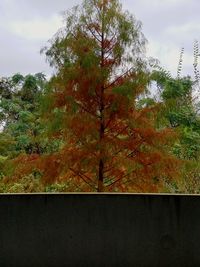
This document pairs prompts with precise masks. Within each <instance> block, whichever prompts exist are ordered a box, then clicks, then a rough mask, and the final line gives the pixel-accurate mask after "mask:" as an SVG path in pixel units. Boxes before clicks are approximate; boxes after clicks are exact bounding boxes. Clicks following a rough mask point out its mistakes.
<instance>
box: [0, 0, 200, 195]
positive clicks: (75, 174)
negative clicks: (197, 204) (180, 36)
mask: <svg viewBox="0 0 200 267" xmlns="http://www.w3.org/2000/svg"><path fill="white" fill-rule="evenodd" d="M64 18H65V26H64V28H63V29H62V30H60V31H59V32H58V33H57V34H56V35H55V36H54V37H53V39H52V40H51V41H50V43H49V45H48V46H46V47H44V48H43V49H42V52H43V53H45V55H46V57H47V60H48V62H49V63H50V65H51V66H53V67H54V69H55V75H54V76H53V77H51V79H50V80H49V81H47V80H46V78H45V76H44V75H43V74H42V73H38V74H35V75H31V74H29V75H27V76H23V75H21V74H19V73H18V74H15V75H14V76H12V77H8V78H2V79H1V80H0V95H1V98H0V120H1V124H2V131H1V133H0V179H1V180H0V192H36V191H44V192H54V191H56V192H62V191H98V192H102V191H114V192H119V191H120V192H166V191H167V192H189V193H199V190H200V183H199V178H200V177H199V169H200V165H199V157H200V116H199V110H198V107H199V105H198V97H197V98H196V95H195V94H196V91H195V88H196V87H197V86H198V80H199V75H198V60H197V59H198V54H199V53H198V43H195V50H194V51H195V53H194V71H195V80H194V81H193V80H192V78H191V77H189V76H188V77H181V69H182V61H183V57H184V49H182V50H181V54H180V60H179V65H178V71H177V77H176V78H173V77H172V76H171V75H170V74H169V73H168V72H167V71H165V70H163V69H162V68H161V67H158V66H156V65H155V66H154V67H152V61H150V60H148V59H146V57H145V53H144V52H145V44H146V39H145V37H144V35H143V34H142V31H141V23H140V22H139V21H137V20H136V19H135V17H133V16H132V15H131V14H129V12H124V11H123V9H122V6H121V4H120V3H119V2H118V0H112V1H111V0H107V1H102V0H84V1H83V4H82V5H81V6H79V7H75V8H73V9H72V10H71V12H66V13H65V17H64ZM155 84H156V88H155ZM152 88H153V90H154V91H155V90H157V96H156V97H152V94H150V93H149V91H150V90H151V89H152Z"/></svg>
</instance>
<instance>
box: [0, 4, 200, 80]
mask: <svg viewBox="0 0 200 267" xmlns="http://www.w3.org/2000/svg"><path fill="white" fill-rule="evenodd" d="M121 2H122V4H123V7H124V9H128V10H129V11H130V12H131V13H133V14H134V15H135V16H136V18H137V19H139V20H141V21H142V24H143V33H144V34H145V36H146V38H147V39H148V47H147V48H148V50H147V51H148V55H149V56H152V57H155V58H157V59H159V60H160V62H161V65H162V66H163V67H164V68H166V69H167V70H169V71H171V72H172V73H173V74H176V70H177V64H178V59H179V54H180V50H181V48H182V47H184V48H185V55H184V62H183V63H184V64H183V65H184V69H183V74H187V73H188V74H192V72H193V68H192V64H193V43H194V40H198V41H200V15H199V14H200V0H122V1H121ZM79 3H81V0H73V1H69V0H56V1H55V0H0V46H1V49H0V77H2V76H10V75H12V74H14V73H16V72H20V73H22V74H28V73H37V72H44V73H45V74H47V75H49V74H50V73H51V69H50V68H49V67H48V65H47V64H46V63H45V58H44V56H41V55H40V53H39V51H40V49H41V48H42V47H43V46H44V45H45V44H46V43H47V40H48V39H50V38H51V37H52V35H53V34H54V33H55V32H56V31H57V30H58V29H59V28H60V27H61V26H62V17H61V15H60V12H61V11H64V10H67V9H69V8H71V7H72V6H74V5H76V4H79Z"/></svg>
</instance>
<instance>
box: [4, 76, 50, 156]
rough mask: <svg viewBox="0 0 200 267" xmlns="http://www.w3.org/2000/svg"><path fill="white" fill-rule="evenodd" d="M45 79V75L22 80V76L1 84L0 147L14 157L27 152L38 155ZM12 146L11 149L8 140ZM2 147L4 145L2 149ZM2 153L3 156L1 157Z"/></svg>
mask: <svg viewBox="0 0 200 267" xmlns="http://www.w3.org/2000/svg"><path fill="white" fill-rule="evenodd" d="M45 84H46V79H45V76H44V75H43V74H42V73H37V74H35V75H31V74H29V75H26V76H23V75H21V74H19V73H17V74H15V75H13V76H12V77H8V78H2V79H1V81H0V96H1V99H0V118H1V124H2V125H3V131H2V133H1V134H0V144H1V143H2V146H4V147H6V155H7V156H8V155H9V156H11V155H10V154H9V150H11V151H12V152H13V155H12V156H16V154H19V153H22V152H25V153H28V154H31V153H33V152H36V151H37V153H39V152H40V150H41V148H42V146H41V144H39V142H38V141H39V140H38V135H39V132H40V131H41V128H42V125H41V123H40V121H39V117H40V112H39V105H40V103H39V102H40V98H41V96H42V95H43V94H44V89H45ZM9 139H10V140H12V142H9V143H12V146H8V140H9ZM0 147H1V145H0ZM1 151H2V150H1V149H0V154H1V155H4V154H5V152H4V153H3V152H2V153H3V154H2V153H1Z"/></svg>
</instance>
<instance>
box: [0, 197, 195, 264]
mask: <svg viewBox="0 0 200 267" xmlns="http://www.w3.org/2000/svg"><path fill="white" fill-rule="evenodd" d="M4 266H8V267H18V266H19V267H40V266H41V267H46V266H47V267H63V266H73V267H79V266H83V267H86V266H91V267H95V266H99V267H104V266H105V267H112V266H113V267H118V266H119V267H129V266H130V267H157V266H158V267H167V266H170V267H179V266H180V267H184V266H186V267H190V266H191V267H200V197H198V196H174V195H171V196H169V195H163V196H160V195H126V194H125V195H120V194H119V195H114V194H110V195H106V194H102V195H98V194H57V195H54V194H47V195H45V194H44V195H42V194H38V195H29V194H27V195H0V267H4Z"/></svg>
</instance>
